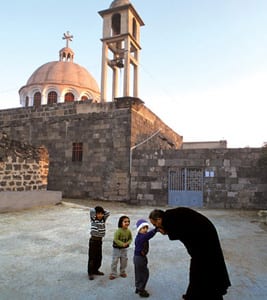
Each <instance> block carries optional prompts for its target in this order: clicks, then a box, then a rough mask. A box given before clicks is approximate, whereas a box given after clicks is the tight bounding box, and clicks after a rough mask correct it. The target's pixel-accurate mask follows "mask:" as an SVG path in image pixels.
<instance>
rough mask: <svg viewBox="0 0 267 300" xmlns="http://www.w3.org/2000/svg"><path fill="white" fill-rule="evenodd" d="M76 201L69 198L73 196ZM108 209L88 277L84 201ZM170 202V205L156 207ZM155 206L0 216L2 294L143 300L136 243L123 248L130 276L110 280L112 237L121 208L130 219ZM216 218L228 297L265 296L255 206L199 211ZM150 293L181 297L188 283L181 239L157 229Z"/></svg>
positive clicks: (263, 247) (78, 207) (266, 263)
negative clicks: (96, 263)
mask: <svg viewBox="0 0 267 300" xmlns="http://www.w3.org/2000/svg"><path fill="white" fill-rule="evenodd" d="M72 202H73V201H72ZM96 205H102V206H103V207H104V208H105V209H107V210H109V211H110V212H111V216H110V217H109V219H108V220H107V225H106V227H107V233H106V237H105V238H104V241H103V261H102V268H101V270H102V271H103V272H104V273H105V276H98V277H96V278H95V280H93V281H89V280H88V277H87V251H88V237H89V230H90V224H89V211H88V207H94V206H96ZM159 208H161V209H164V210H165V209H167V208H168V207H159ZM152 209H154V207H136V206H128V205H126V204H124V203H114V202H97V201H75V203H71V201H66V200H65V202H62V204H60V205H56V206H48V207H41V208H35V209H30V210H24V211H18V212H10V213H2V214H1V215H0V268H1V272H0V299H1V300H11V299H12V300H16V299H19V300H23V299H25V300H29V299H43V300H45V299H47V300H48V299H49V300H51V299H64V300H70V299H73V300H76V299H77V300H78V299H80V300H82V299H90V300H95V299H99V300H100V299H101V300H102V299H112V300H113V299H123V300H126V299H127V300H131V299H140V297H139V296H138V295H136V294H135V293H134V271H133V262H132V257H133V245H132V246H131V247H130V248H129V251H128V258H129V261H128V268H127V273H128V277H127V278H117V279H115V280H112V281H111V280H109V278H108V275H109V272H110V264H111V254H112V238H113V234H114V231H115V230H116V228H117V222H118V219H119V217H120V216H121V215H122V214H126V215H128V216H129V217H130V219H131V225H130V228H131V230H132V233H133V235H134V236H135V234H136V230H135V226H134V225H135V222H136V221H137V220H138V219H139V218H146V219H147V217H148V215H149V212H150V211H151V210H152ZM198 211H200V212H201V213H203V214H204V215H206V216H207V217H209V218H210V219H211V220H212V222H213V223H214V224H215V226H216V228H217V231H218V234H219V236H220V239H221V244H222V248H223V251H224V256H225V260H226V264H227V267H228V271H229V275H230V279H231V282H232V287H230V288H229V290H228V294H227V295H226V296H225V297H224V299H225V300H253V299H257V300H260V299H262V300H263V299H267V226H266V224H265V223H264V220H263V219H262V218H261V217H259V216H258V214H257V213H258V211H241V210H206V209H201V210H198ZM148 261H149V269H150V278H149V281H148V284H147V290H148V291H149V292H150V299H155V300H156V299H157V300H163V299H170V300H172V299H181V297H182V294H183V293H184V292H185V290H186V287H187V283H188V268H189V256H188V254H187V252H186V250H185V248H184V246H183V245H182V244H181V243H180V242H179V241H170V240H169V239H168V237H167V236H163V235H161V234H160V233H158V234H157V235H156V236H155V237H154V238H153V239H152V240H151V241H150V252H149V254H148Z"/></svg>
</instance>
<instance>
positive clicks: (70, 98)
mask: <svg viewBox="0 0 267 300" xmlns="http://www.w3.org/2000/svg"><path fill="white" fill-rule="evenodd" d="M64 101H65V102H73V101H74V95H73V94H72V93H66V94H65V98H64Z"/></svg>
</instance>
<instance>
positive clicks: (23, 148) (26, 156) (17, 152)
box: [0, 133, 49, 192]
mask: <svg viewBox="0 0 267 300" xmlns="http://www.w3.org/2000/svg"><path fill="white" fill-rule="evenodd" d="M48 163H49V162H48V154H47V151H46V149H44V148H39V149H37V148H34V147H32V146H30V145H27V144H23V143H21V142H18V141H14V140H10V139H9V138H8V137H7V136H6V135H5V134H1V133H0V192H6V191H12V192H16V191H20V192H21V191H37V190H45V189H46V186H47V175H48Z"/></svg>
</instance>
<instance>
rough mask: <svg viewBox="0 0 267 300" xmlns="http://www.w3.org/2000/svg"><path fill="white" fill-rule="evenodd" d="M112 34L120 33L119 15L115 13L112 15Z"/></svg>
mask: <svg viewBox="0 0 267 300" xmlns="http://www.w3.org/2000/svg"><path fill="white" fill-rule="evenodd" d="M111 26H112V35H113V36H114V35H118V34H120V33H121V15H120V14H115V15H113V16H112V25H111Z"/></svg>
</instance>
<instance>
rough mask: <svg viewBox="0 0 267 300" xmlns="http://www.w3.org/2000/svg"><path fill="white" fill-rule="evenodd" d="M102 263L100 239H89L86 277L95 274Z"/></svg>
mask: <svg viewBox="0 0 267 300" xmlns="http://www.w3.org/2000/svg"><path fill="white" fill-rule="evenodd" d="M101 262H102V238H96V237H91V238H90V239H89V249H88V267H87V272H88V275H93V274H96V273H97V271H98V269H99V268H100V266H101Z"/></svg>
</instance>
